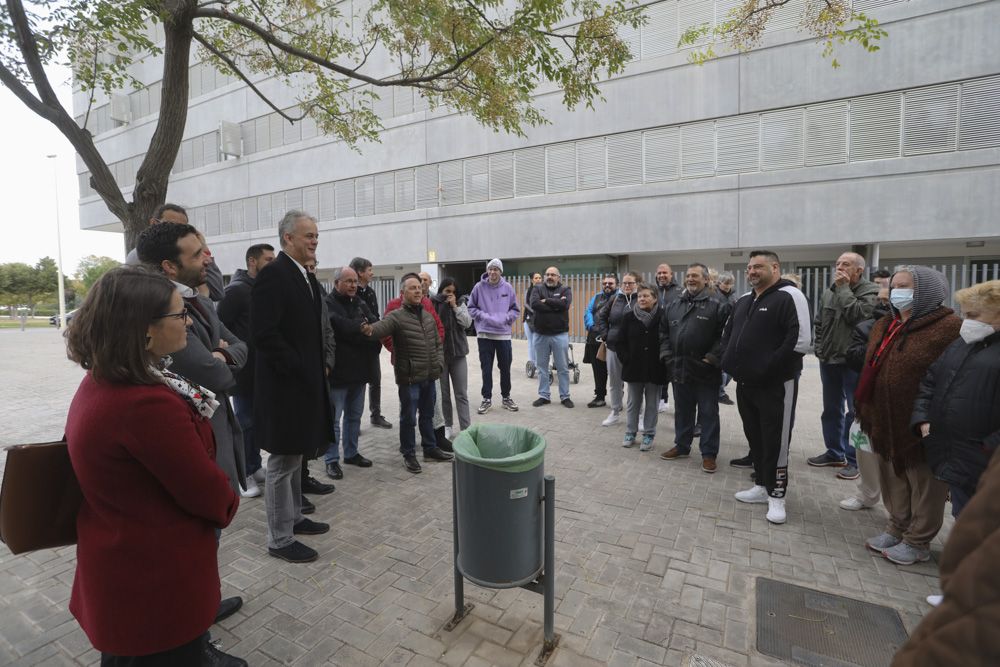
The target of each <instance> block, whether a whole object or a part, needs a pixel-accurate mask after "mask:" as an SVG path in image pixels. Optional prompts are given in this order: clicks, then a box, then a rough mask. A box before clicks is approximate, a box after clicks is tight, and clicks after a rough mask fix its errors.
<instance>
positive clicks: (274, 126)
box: [267, 113, 285, 148]
mask: <svg viewBox="0 0 1000 667" xmlns="http://www.w3.org/2000/svg"><path fill="white" fill-rule="evenodd" d="M284 124H285V119H284V118H282V117H281V116H279V115H278V114H276V113H269V114H267V131H268V132H269V133H270V135H271V146H270V147H271V148H277V147H278V146H281V145H282V143H283V141H284V140H283V139H282V136H283V135H284V131H285V128H284V127H282V126H283V125H284Z"/></svg>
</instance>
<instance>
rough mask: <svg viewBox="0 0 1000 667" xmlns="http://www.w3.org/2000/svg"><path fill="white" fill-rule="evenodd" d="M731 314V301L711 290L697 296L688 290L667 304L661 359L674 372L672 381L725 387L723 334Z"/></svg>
mask: <svg viewBox="0 0 1000 667" xmlns="http://www.w3.org/2000/svg"><path fill="white" fill-rule="evenodd" d="M729 311H730V308H729V302H728V301H724V300H723V299H720V298H719V297H717V296H716V295H714V294H712V293H711V292H709V290H708V289H703V290H702V291H701V292H699V293H698V294H695V295H691V294H689V293H688V291H687V290H684V292H683V293H682V294H681V295H680V297H678V298H676V299H673V300H672V301H670V302H669V303H668V304H667V308H666V310H665V311H664V314H663V317H662V318H661V319H660V357H659V358H660V361H661V363H663V364H664V365H665V366H666V367H667V368H668V369H669V370H670V372H669V373H668V374H669V375H670V376H671V381H673V382H680V383H682V384H687V383H691V384H707V385H712V386H719V385H720V384H722V371H721V369H720V368H719V366H720V365H721V364H722V332H723V330H724V329H725V326H726V320H728V319H729ZM705 359H707V360H708V363H705V361H704V360H705Z"/></svg>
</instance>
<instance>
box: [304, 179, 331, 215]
mask: <svg viewBox="0 0 1000 667" xmlns="http://www.w3.org/2000/svg"><path fill="white" fill-rule="evenodd" d="M302 210H303V211H305V212H307V213H309V214H310V215H315V216H316V219H317V220H326V219H327V218H324V217H323V216H321V215H320V214H319V188H317V187H316V186H315V185H314V186H312V187H308V188H302Z"/></svg>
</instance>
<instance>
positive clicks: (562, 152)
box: [545, 142, 576, 192]
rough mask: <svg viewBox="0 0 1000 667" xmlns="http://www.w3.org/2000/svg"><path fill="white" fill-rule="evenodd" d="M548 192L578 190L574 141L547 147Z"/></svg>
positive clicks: (546, 185) (546, 183)
mask: <svg viewBox="0 0 1000 667" xmlns="http://www.w3.org/2000/svg"><path fill="white" fill-rule="evenodd" d="M545 176H546V178H545V190H546V192H572V191H574V190H576V146H575V145H574V143H573V142H566V143H564V144H555V145H554V146H546V148H545Z"/></svg>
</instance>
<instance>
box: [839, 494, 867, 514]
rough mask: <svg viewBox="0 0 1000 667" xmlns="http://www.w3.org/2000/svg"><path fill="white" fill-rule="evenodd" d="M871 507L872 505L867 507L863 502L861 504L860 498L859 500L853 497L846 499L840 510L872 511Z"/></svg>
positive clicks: (842, 502) (841, 502) (841, 503)
mask: <svg viewBox="0 0 1000 667" xmlns="http://www.w3.org/2000/svg"><path fill="white" fill-rule="evenodd" d="M871 507H872V506H871V505H865V504H864V503H863V502H861V499H860V498H857V497H855V496H851V497H850V498H844V499H843V500H841V501H840V509H844V510H852V511H854V510H867V509H871Z"/></svg>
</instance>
